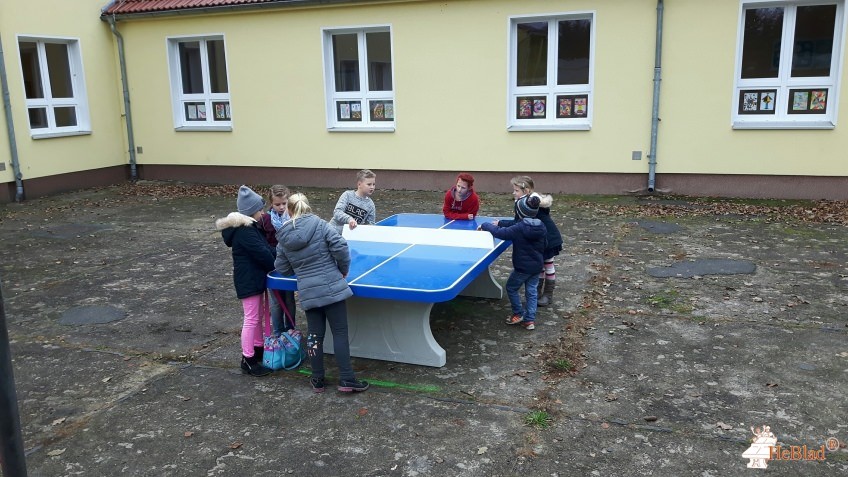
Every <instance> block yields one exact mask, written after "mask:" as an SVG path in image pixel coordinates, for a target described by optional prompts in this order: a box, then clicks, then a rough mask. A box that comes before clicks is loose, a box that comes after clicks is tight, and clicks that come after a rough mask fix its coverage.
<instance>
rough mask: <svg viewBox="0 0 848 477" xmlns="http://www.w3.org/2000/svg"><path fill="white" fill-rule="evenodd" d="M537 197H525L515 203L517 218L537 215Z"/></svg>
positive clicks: (538, 201)
mask: <svg viewBox="0 0 848 477" xmlns="http://www.w3.org/2000/svg"><path fill="white" fill-rule="evenodd" d="M540 202H541V201H540V200H539V196H537V195H535V194H533V195H525V196H524V197H522V198H520V199H518V200H517V201H515V214H516V215H518V217H519V218H521V219H523V218H525V217H530V218H533V217H536V214H538V213H539V203H540Z"/></svg>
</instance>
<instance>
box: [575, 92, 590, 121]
mask: <svg viewBox="0 0 848 477" xmlns="http://www.w3.org/2000/svg"><path fill="white" fill-rule="evenodd" d="M588 102H589V98H588V97H586V96H578V97H576V98H574V115H575V116H578V117H585V116H586V113H587V108H588V106H589V105H588Z"/></svg>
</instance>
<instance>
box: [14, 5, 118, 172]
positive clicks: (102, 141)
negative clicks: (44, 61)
mask: <svg viewBox="0 0 848 477" xmlns="http://www.w3.org/2000/svg"><path fill="white" fill-rule="evenodd" d="M104 4H105V2H104V1H103V0H76V1H72V2H69V1H66V0H27V1H24V0H3V1H2V2H0V35H2V42H3V55H4V59H5V62H6V73H7V76H8V81H9V96H10V102H11V105H12V114H13V121H14V126H15V138H16V142H17V149H18V159H19V162H20V167H21V174H22V176H23V180H24V181H26V180H28V179H35V178H39V177H44V176H51V175H56V174H63V173H69V172H78V171H86V170H90V169H98V168H103V167H110V166H118V165H122V164H125V163H127V153H126V149H127V147H126V143H125V136H126V134H125V127H124V125H123V120H122V118H121V111H122V106H121V104H122V103H121V101H122V100H121V97H120V92H121V90H120V76H119V74H118V73H117V59H116V57H115V48H114V43H115V42H114V40H113V38H112V34H111V32H110V31H109V27H108V25H107V24H105V23H104V22H102V21H100V19H99V13H100V9H101V8H102V7H103V5H104ZM18 35H32V36H43V37H62V38H76V39H78V40H79V42H80V47H81V51H82V64H83V68H84V72H85V81H86V90H87V95H88V106H89V114H90V116H91V128H92V133H91V134H89V135H82V136H68V137H54V138H48V139H32V137H31V136H30V130H29V119H28V116H27V110H26V104H25V98H26V97H25V94H24V89H23V77H22V73H21V64H20V56H19V53H18ZM3 124H4V129H3V131H2V132H0V134H2V135H3V136H6V135H7V133H6V129H5V119H4V122H3ZM0 146H3V147H5V150H4V154H5V155H0V157H6V155H8V140H7V138H6V137H4V139H0ZM10 181H14V176H13V175H12V173H11V166H10V165H9V164H7V168H6V171H2V172H0V182H10Z"/></svg>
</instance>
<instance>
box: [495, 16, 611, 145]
mask: <svg viewBox="0 0 848 477" xmlns="http://www.w3.org/2000/svg"><path fill="white" fill-rule="evenodd" d="M562 20H589V22H590V24H591V31H590V33H589V82H588V84H585V85H582V84H580V85H557V68H556V65H557V58H558V53H559V51H558V50H559V41H557V33H558V31H559V30H558V28H559V26H558V22H560V21H562ZM542 21H547V22H548V52H547V62H548V68H547V75H548V79H547V84H546V85H544V86H517V83H518V70H517V67H518V24H519V23H529V22H542ZM596 22H597V14H596V12H595V11H593V10H587V11H574V12H562V13H550V14H545V15H531V16H524V15H522V16H513V17H510V18H509V24H508V27H509V34H508V36H507V37H508V39H509V45H508V51H509V67H508V78H507V91H508V98H507V121H506V122H507V130H508V131H569V130H572V131H588V130H590V129H592V118H593V116H594V109H595V107H594V103H595V101H594V90H595V87H594V84H595V49H596V41H595V32H596V31H597V25H596ZM524 96H544V97H546V108H545V118H544V119H518V117H517V110H518V99H519V97H524ZM557 96H585V97H586V99H587V103H588V104H587V106H586V114H585V116H581V117H570V118H557V109H556V106H557V105H556V103H557Z"/></svg>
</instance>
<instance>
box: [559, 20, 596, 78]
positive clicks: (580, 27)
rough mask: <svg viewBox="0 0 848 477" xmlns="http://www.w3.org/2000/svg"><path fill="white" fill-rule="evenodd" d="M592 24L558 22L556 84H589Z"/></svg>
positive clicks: (571, 21)
mask: <svg viewBox="0 0 848 477" xmlns="http://www.w3.org/2000/svg"><path fill="white" fill-rule="evenodd" d="M591 29H592V22H591V21H589V20H567V21H561V22H559V58H557V84H589V39H590V38H591V36H590V34H589V33H590V31H591Z"/></svg>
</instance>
